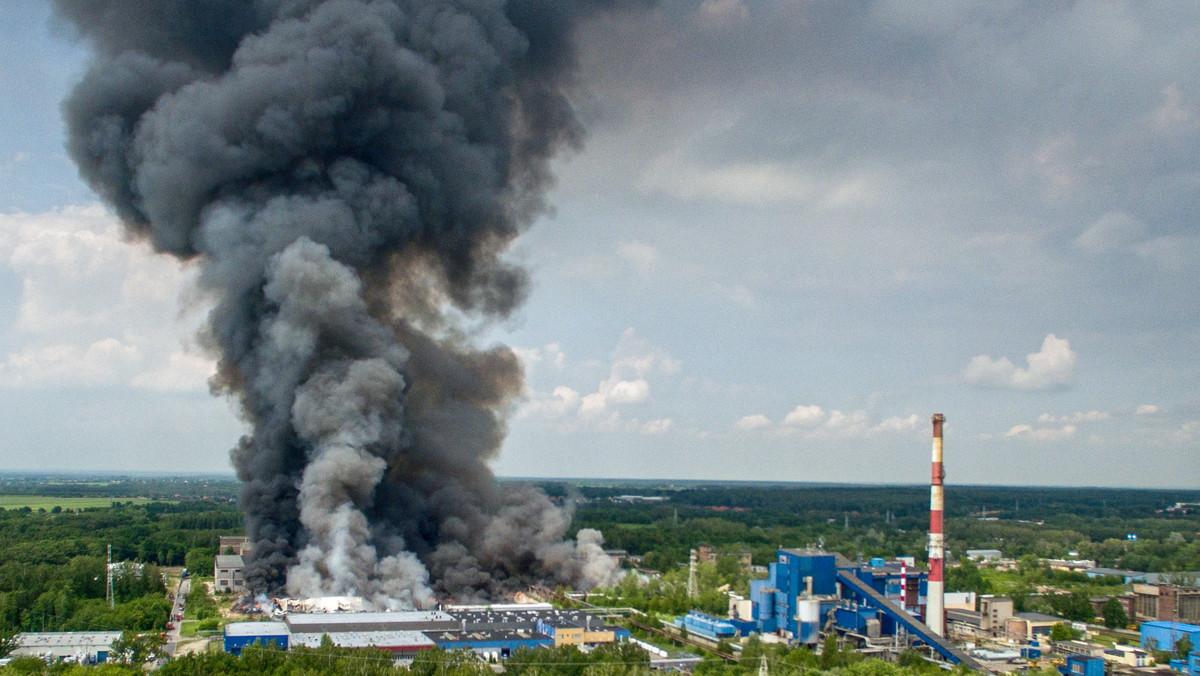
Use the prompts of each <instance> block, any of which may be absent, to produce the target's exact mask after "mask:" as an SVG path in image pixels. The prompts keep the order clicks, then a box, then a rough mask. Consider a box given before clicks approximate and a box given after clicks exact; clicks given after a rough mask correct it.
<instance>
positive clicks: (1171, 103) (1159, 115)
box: [1153, 82, 1192, 130]
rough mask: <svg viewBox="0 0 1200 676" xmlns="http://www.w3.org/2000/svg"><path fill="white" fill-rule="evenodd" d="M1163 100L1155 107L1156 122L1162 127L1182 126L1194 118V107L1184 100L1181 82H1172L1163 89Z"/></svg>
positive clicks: (1165, 128)
mask: <svg viewBox="0 0 1200 676" xmlns="http://www.w3.org/2000/svg"><path fill="white" fill-rule="evenodd" d="M1162 94H1163V101H1162V103H1161V104H1159V106H1158V107H1157V108H1155V109H1154V115H1153V117H1154V123H1155V124H1156V125H1157V126H1158V127H1159V128H1160V129H1164V130H1167V129H1172V128H1175V127H1180V126H1183V125H1185V124H1187V122H1188V121H1189V120H1191V119H1192V108H1191V107H1190V106H1188V105H1187V104H1186V103H1184V101H1183V93H1182V92H1181V91H1180V90H1179V84H1178V83H1176V82H1172V83H1171V84H1169V85H1167V86H1166V87H1163V89H1162Z"/></svg>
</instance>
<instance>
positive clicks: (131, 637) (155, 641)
mask: <svg viewBox="0 0 1200 676" xmlns="http://www.w3.org/2000/svg"><path fill="white" fill-rule="evenodd" d="M164 644H166V639H164V638H163V637H162V635H161V634H135V633H133V632H129V631H127V632H124V633H123V634H121V638H119V639H117V640H116V641H115V642H113V645H112V653H111V654H112V656H113V657H114V659H115V660H116V661H118V662H121V663H122V664H145V663H146V662H149V661H150V660H152V659H155V658H156V657H160V656H161V654H162V649H163V645H164Z"/></svg>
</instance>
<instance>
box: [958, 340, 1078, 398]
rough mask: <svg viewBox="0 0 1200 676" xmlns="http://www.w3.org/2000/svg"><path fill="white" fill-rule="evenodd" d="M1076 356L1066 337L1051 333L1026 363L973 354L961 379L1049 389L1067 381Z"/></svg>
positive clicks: (984, 383) (1008, 386)
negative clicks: (1018, 365)
mask: <svg viewBox="0 0 1200 676" xmlns="http://www.w3.org/2000/svg"><path fill="white" fill-rule="evenodd" d="M1076 361H1077V357H1076V355H1075V352H1074V351H1072V350H1071V343H1070V342H1069V341H1068V340H1067V339H1066V338H1059V337H1057V336H1055V335H1054V334H1053V333H1051V334H1049V335H1047V336H1046V339H1045V340H1044V341H1042V349H1041V350H1040V351H1038V352H1034V353H1032V354H1030V355H1028V356H1027V357H1026V363H1027V367H1025V368H1019V367H1017V366H1016V365H1014V364H1013V363H1012V361H1010V360H1009V359H1008V357H1001V358H1000V359H992V358H991V357H989V356H987V355H982V354H981V355H979V356H977V357H973V358H972V359H971V361H970V362H969V363H968V364H967V368H966V369H964V370H963V373H962V377H963V380H964V381H966V382H967V383H969V384H971V385H978V386H981V387H997V388H1004V389H1013V390H1050V389H1055V388H1060V387H1065V386H1067V385H1069V384H1070V382H1071V379H1072V377H1073V376H1074V374H1075V363H1076Z"/></svg>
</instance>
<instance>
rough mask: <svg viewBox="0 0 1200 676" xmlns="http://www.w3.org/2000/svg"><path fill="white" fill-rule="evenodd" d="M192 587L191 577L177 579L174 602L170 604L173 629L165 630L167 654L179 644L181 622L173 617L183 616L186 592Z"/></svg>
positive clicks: (173, 650) (171, 653) (173, 652)
mask: <svg viewBox="0 0 1200 676" xmlns="http://www.w3.org/2000/svg"><path fill="white" fill-rule="evenodd" d="M191 588H192V578H190V577H185V578H183V579H182V580H180V581H179V586H177V587H176V588H175V602H174V603H173V604H171V624H172V625H173V626H174V628H173V629H170V630H168V631H167V645H166V650H167V654H168V655H174V654H175V648H176V646H177V645H178V644H179V629H180V627H181V626H182V625H183V623H182V622H181V621H179V620H176V619H175V617H176V616H177V615H178V616H179V617H183V609H184V608H185V605H186V603H187V595H188V592H189V591H190V590H191Z"/></svg>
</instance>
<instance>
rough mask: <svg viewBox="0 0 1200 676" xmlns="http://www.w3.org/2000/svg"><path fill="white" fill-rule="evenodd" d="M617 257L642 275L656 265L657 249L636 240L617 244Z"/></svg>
mask: <svg viewBox="0 0 1200 676" xmlns="http://www.w3.org/2000/svg"><path fill="white" fill-rule="evenodd" d="M617 255H618V256H620V257H621V259H622V260H624V261H625V262H626V263H628V264H629V265H630V266H632V267H633V268H634V269H635V270H637V271H638V272H639V273H641V274H643V275H645V274H649V273H650V272H651V271H653V270H654V267H655V266H656V265H658V259H659V255H658V249H656V248H655V247H654V246H652V245H650V244H645V243H643V242H639V241H637V240H636V239H635V240H632V241H629V242H621V243H620V244H618V245H617Z"/></svg>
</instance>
